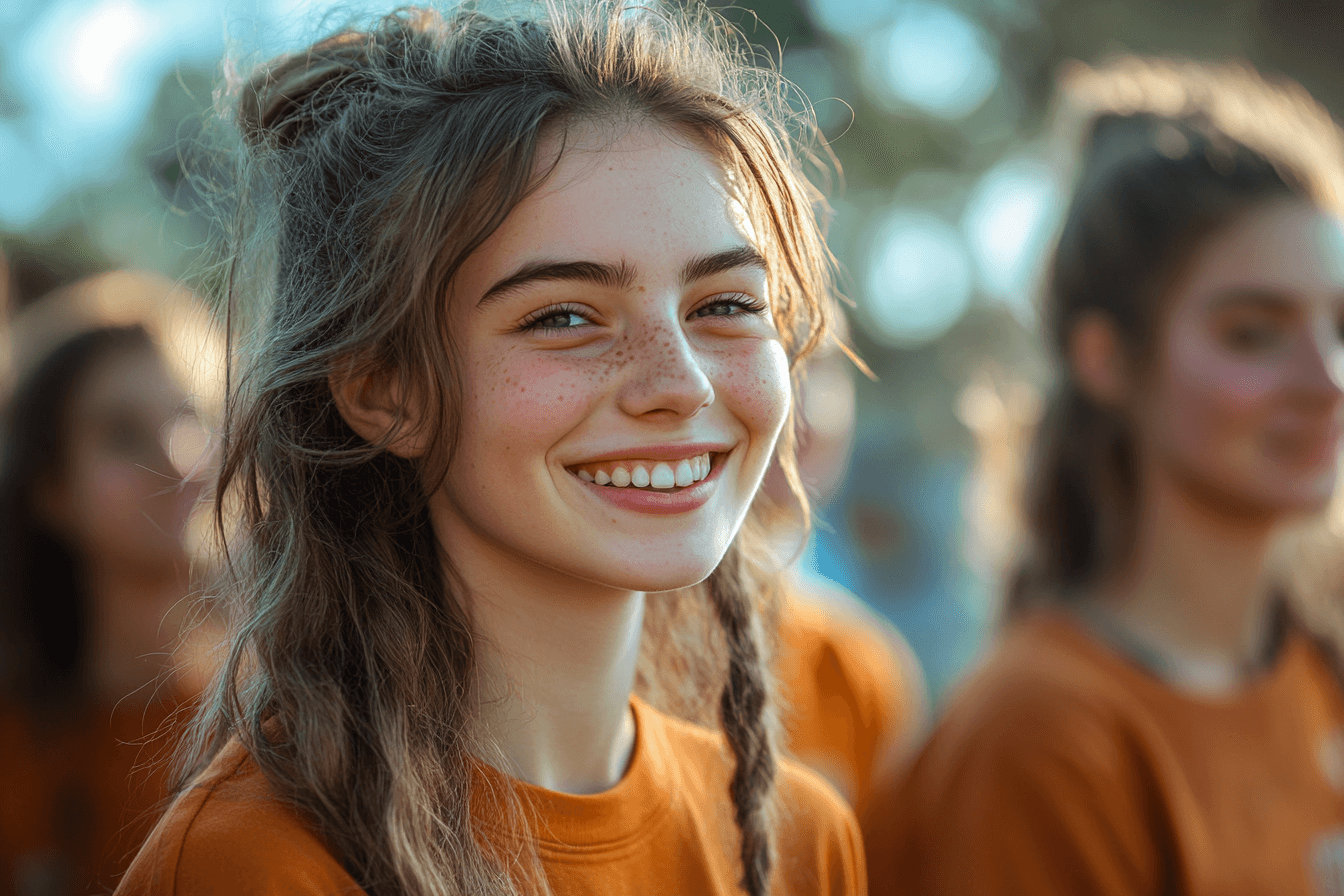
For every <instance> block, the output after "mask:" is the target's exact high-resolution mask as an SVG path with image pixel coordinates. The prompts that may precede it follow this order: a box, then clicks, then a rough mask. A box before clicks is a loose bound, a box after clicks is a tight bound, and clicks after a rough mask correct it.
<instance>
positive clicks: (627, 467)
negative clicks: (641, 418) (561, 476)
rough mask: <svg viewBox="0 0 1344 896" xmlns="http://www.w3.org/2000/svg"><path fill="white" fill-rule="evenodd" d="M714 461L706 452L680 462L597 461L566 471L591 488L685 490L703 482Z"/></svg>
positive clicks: (640, 460)
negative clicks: (598, 486) (596, 486)
mask: <svg viewBox="0 0 1344 896" xmlns="http://www.w3.org/2000/svg"><path fill="white" fill-rule="evenodd" d="M719 456H722V455H719ZM714 458H715V454H714V453H713V452H709V451H706V452H704V453H702V454H696V455H693V456H691V457H685V458H682V459H680V460H647V459H630V460H614V461H600V462H598V463H590V464H580V465H578V466H576V467H571V468H569V470H570V472H571V473H573V474H574V475H575V476H577V477H579V478H580V479H582V480H583V481H584V482H591V483H593V484H594V485H600V486H605V487H609V488H629V487H633V488H646V489H658V490H668V489H678V488H686V487H687V486H691V485H694V484H695V483H697V482H701V481H703V480H704V479H706V478H707V477H708V476H709V475H710V473H712V472H713V470H714Z"/></svg>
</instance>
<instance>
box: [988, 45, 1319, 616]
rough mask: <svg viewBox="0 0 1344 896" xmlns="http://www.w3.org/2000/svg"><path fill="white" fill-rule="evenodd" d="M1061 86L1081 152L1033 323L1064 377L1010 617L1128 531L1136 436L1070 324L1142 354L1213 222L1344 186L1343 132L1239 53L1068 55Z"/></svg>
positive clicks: (1063, 593)
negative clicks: (1100, 331)
mask: <svg viewBox="0 0 1344 896" xmlns="http://www.w3.org/2000/svg"><path fill="white" fill-rule="evenodd" d="M1063 95H1064V109H1065V113H1064V117H1065V118H1066V119H1067V118H1068V117H1073V118H1075V119H1081V120H1082V124H1083V130H1084V139H1083V146H1082V164H1081V166H1080V173H1079V177H1078V183H1077V186H1076V189H1075V193H1074V195H1073V199H1072V203H1071V205H1070V207H1069V210H1068V213H1067V215H1066V218H1065V223H1064V226H1063V230H1062V232H1061V235H1060V237H1059V242H1058V245H1057V248H1056V250H1055V254H1054V258H1053V261H1052V264H1051V266H1050V269H1049V273H1048V285H1047V292H1046V297H1045V303H1044V308H1043V314H1042V318H1043V320H1042V325H1043V329H1044V331H1045V333H1046V337H1047V339H1048V340H1049V346H1050V348H1051V349H1052V350H1053V352H1054V353H1055V356H1056V366H1057V370H1058V383H1057V386H1056V388H1055V390H1054V392H1053V394H1052V395H1051V396H1050V398H1049V400H1048V403H1047V406H1046V408H1045V412H1044V414H1043V416H1042V419H1041V422H1040V424H1039V427H1038V429H1037V432H1036V437H1035V445H1034V450H1033V454H1032V456H1031V459H1030V467H1029V471H1028V476H1027V484H1026V494H1025V496H1024V505H1025V506H1024V515H1025V521H1026V527H1027V536H1028V551H1027V554H1026V556H1025V558H1024V559H1023V561H1022V563H1021V565H1020V566H1019V567H1018V568H1017V570H1016V571H1015V573H1014V575H1013V576H1012V577H1011V579H1010V584H1009V589H1008V601H1007V611H1008V613H1010V614H1011V613H1013V612H1015V611H1019V610H1021V609H1023V608H1024V607H1026V606H1028V605H1030V604H1032V603H1034V602H1040V601H1050V600H1061V599H1067V598H1069V597H1070V596H1073V595H1076V594H1078V593H1079V592H1080V591H1082V590H1085V589H1086V588H1087V587H1089V586H1091V585H1093V584H1095V583H1096V581H1097V580H1098V579H1099V578H1101V577H1103V576H1105V575H1106V574H1107V573H1109V572H1111V571H1113V570H1114V569H1115V568H1116V566H1117V565H1118V564H1120V563H1122V562H1124V560H1125V559H1126V558H1127V556H1128V553H1129V552H1130V551H1131V550H1132V547H1133V543H1134V537H1135V531H1134V529H1135V526H1136V522H1137V517H1138V508H1137V507H1136V505H1135V501H1136V498H1137V495H1138V481H1137V480H1138V466H1137V457H1136V453H1135V452H1136V448H1135V443H1134V437H1133V434H1132V432H1131V430H1130V424H1129V421H1128V420H1127V419H1126V418H1125V416H1124V415H1123V413H1121V412H1120V411H1118V410H1115V409H1111V408H1107V407H1103V406H1101V405H1100V404H1098V403H1097V402H1095V401H1093V400H1091V399H1090V398H1089V397H1088V396H1087V395H1086V394H1085V393H1084V392H1083V390H1082V389H1081V388H1080V387H1079V385H1078V383H1077V382H1075V380H1074V379H1073V377H1072V375H1071V372H1070V370H1069V365H1068V363H1067V361H1066V358H1067V344H1068V341H1069V339H1070V334H1071V332H1072V330H1073V327H1074V325H1075V323H1076V322H1077V321H1078V320H1079V319H1080V317H1082V316H1083V315H1085V314H1101V315H1103V316H1104V317H1105V319H1107V320H1108V321H1109V322H1110V323H1111V324H1112V325H1113V327H1114V330H1115V332H1116V334H1117V335H1118V337H1119V340H1120V342H1121V345H1122V348H1123V351H1124V353H1125V357H1126V360H1127V361H1128V362H1129V363H1130V364H1131V365H1141V364H1143V363H1144V362H1145V361H1147V360H1149V359H1150V358H1151V357H1152V354H1153V351H1154V346H1155V345H1156V343H1157V341H1158V334H1159V331H1160V328H1161V326H1162V325H1163V319H1164V311H1165V308H1166V304H1167V301H1168V298H1169V291H1170V289H1171V287H1172V283H1173V281H1174V279H1175V278H1176V277H1177V276H1178V275H1179V273H1180V271H1181V270H1182V266H1183V265H1184V264H1186V263H1188V261H1189V259H1190V258H1191V256H1192V255H1193V254H1194V252H1195V251H1196V250H1197V249H1198V248H1199V247H1200V246H1201V245H1202V244H1203V243H1204V241H1206V240H1207V239H1209V237H1210V236H1211V235H1213V234H1214V233H1216V232H1217V231H1218V230H1219V229H1220V228H1223V227H1225V226H1227V225H1228V224H1229V223H1231V222H1232V221H1233V220H1234V219H1235V218H1237V217H1238V216H1240V215H1242V214H1245V213H1246V212H1248V211H1250V210H1252V209H1254V208H1256V207H1258V206H1261V205H1263V204H1265V203H1267V202H1270V201H1273V200H1276V199H1284V198H1296V199H1300V200H1303V201H1306V202H1310V203H1313V204H1316V205H1318V206H1321V207H1324V208H1337V207H1338V204H1339V202H1340V200H1341V198H1344V189H1342V186H1344V137H1342V136H1341V133H1340V130H1339V128H1338V127H1337V126H1336V125H1335V123H1334V122H1333V121H1332V119H1331V118H1330V114H1329V113H1328V112H1327V111H1326V110H1325V109H1324V108H1323V107H1321V106H1320V105H1319V104H1318V103H1316V102H1315V101H1314V100H1312V98H1311V97H1310V96H1309V95H1308V94H1307V93H1306V91H1305V90H1303V89H1302V88H1301V87H1300V86H1298V85H1296V84H1293V83H1291V82H1287V81H1279V82H1272V83H1271V82H1270V81H1267V80H1265V79H1264V78H1262V77H1261V76H1259V75H1258V74H1256V73H1255V72H1254V71H1252V70H1251V69H1249V68H1246V67H1244V66H1241V65H1232V64H1228V65H1206V64H1199V63H1194V62H1184V61H1176V60H1163V59H1141V58H1135V57H1126V58H1122V59H1118V60H1115V61H1113V62H1111V63H1110V64H1108V65H1106V66H1103V67H1101V68H1099V69H1090V68H1086V67H1084V66H1078V67H1076V68H1075V69H1074V70H1073V71H1072V72H1071V74H1070V75H1069V76H1068V77H1067V78H1066V79H1065V80H1064V83H1063ZM1076 123H1077V122H1076V121H1075V122H1074V124H1076ZM1139 369H1141V368H1139Z"/></svg>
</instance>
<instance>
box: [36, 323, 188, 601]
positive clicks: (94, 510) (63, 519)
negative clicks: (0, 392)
mask: <svg viewBox="0 0 1344 896" xmlns="http://www.w3.org/2000/svg"><path fill="white" fill-rule="evenodd" d="M203 437H204V433H203V431H202V430H201V429H200V427H199V426H198V425H197V424H196V418H195V416H194V415H193V414H192V413H191V410H190V407H189V405H188V404H187V398H186V395H185V394H184V393H183V391H182V389H181V388H180V387H179V386H178V385H177V383H176V382H175V381H174V380H173V378H172V377H171V376H170V375H169V373H168V371H167V370H166V369H165V368H164V365H163V363H162V361H161V360H160V359H159V357H158V355H157V354H156V353H155V352H154V351H153V350H152V349H149V348H144V349H123V350H119V351H114V352H112V353H110V354H108V355H106V356H105V357H103V358H100V359H98V360H97V361H95V362H94V363H93V365H92V366H91V367H90V368H89V369H88V370H87V371H85V373H84V375H83V376H82V377H81V378H80V380H79V382H78V384H77V386H76V388H75V391H74V394H73V395H72V397H71V400H70V403H69V407H68V408H67V412H66V449H65V457H64V464H63V466H62V469H61V470H60V471H59V473H58V475H57V478H56V481H55V483H54V485H55V488H54V489H53V490H52V491H51V493H50V496H51V500H50V501H49V505H50V512H51V515H52V516H54V518H55V520H54V521H55V523H56V524H57V526H58V528H59V529H60V531H61V532H62V533H63V534H64V535H65V536H66V537H67V538H69V539H70V540H71V541H72V543H73V544H74V545H75V547H76V549H77V550H78V551H79V552H80V553H81V554H82V555H83V556H85V557H86V558H87V559H88V560H89V561H91V562H93V563H95V564H97V565H100V566H102V567H104V568H107V567H111V568H120V569H124V570H125V571H127V572H135V571H140V572H145V573H149V574H160V573H162V572H164V571H167V570H171V569H180V568H182V567H183V565H184V564H185V561H186V555H185V552H184V548H183V536H184V529H185V526H186V523H187V519H188V517H189V515H190V512H191V509H192V506H193V504H194V503H195V500H196V498H197V496H198V494H199V488H198V487H196V486H195V485H194V484H193V483H186V484H184V482H183V475H182V471H180V470H179V469H178V464H185V463H187V462H189V461H190V460H194V459H195V458H196V457H198V456H199V454H200V451H201V448H202V447H203ZM174 454H176V455H178V456H177V458H176V460H177V463H174V457H173V456H172V455H174ZM184 455H191V457H190V458H184Z"/></svg>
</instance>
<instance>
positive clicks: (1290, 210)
mask: <svg viewBox="0 0 1344 896" xmlns="http://www.w3.org/2000/svg"><path fill="white" fill-rule="evenodd" d="M1182 280H1183V283H1182V284H1181V286H1179V287H1178V289H1177V293H1178V295H1185V296H1202V297H1209V298H1213V297H1216V296H1218V295H1219V294H1221V293H1226V292H1228V291H1247V292H1261V293H1266V294H1277V295H1279V296H1280V297H1282V298H1284V299H1294V298H1299V299H1303V300H1306V299H1317V298H1331V299H1337V298H1338V297H1340V296H1341V295H1344V227H1342V225H1341V221H1340V219H1339V218H1338V217H1336V216H1335V215H1332V214H1330V213H1328V212H1326V211H1324V210H1322V209H1320V208H1318V207H1316V206H1314V205H1312V204H1310V203H1307V202H1303V201H1297V200H1293V201H1283V202H1275V203H1271V204H1268V205H1264V206H1261V207H1259V208H1255V209H1252V210H1251V211H1249V212H1247V213H1246V214H1244V215H1242V216H1241V217H1240V218H1238V219H1237V220H1236V221H1234V222H1233V223H1232V224H1230V225H1228V226H1227V227H1226V228H1224V229H1222V230H1220V231H1219V232H1218V233H1216V234H1215V235H1214V236H1213V237H1212V238H1211V239H1209V240H1208V241H1207V242H1206V243H1205V244H1204V245H1203V246H1202V247H1201V248H1200V249H1199V251H1197V252H1196V253H1195V256H1194V258H1193V259H1192V260H1191V264H1190V266H1189V268H1188V269H1187V272H1186V275H1185V277H1184V278H1182Z"/></svg>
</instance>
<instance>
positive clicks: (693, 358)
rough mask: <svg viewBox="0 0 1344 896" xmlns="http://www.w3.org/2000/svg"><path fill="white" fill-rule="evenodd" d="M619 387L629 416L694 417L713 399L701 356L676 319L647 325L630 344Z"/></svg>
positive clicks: (712, 387) (621, 404) (622, 401)
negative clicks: (624, 373)
mask: <svg viewBox="0 0 1344 896" xmlns="http://www.w3.org/2000/svg"><path fill="white" fill-rule="evenodd" d="M624 380H625V381H624V383H623V384H622V388H621V391H620V397H619V401H620V406H621V410H623V411H625V413H627V414H629V415H631V416H632V417H644V416H648V415H662V416H666V417H669V418H684V417H693V416H695V415H696V414H697V413H699V412H700V410H701V409H702V408H706V407H708V406H709V405H711V404H713V403H714V384H713V383H712V382H711V381H710V378H709V376H708V374H707V372H706V367H705V362H704V358H703V357H702V356H701V353H700V352H699V351H698V350H697V349H696V346H695V345H693V344H692V342H691V340H690V339H689V338H687V334H686V333H685V332H684V331H683V330H682V328H681V327H680V326H679V323H678V322H676V321H672V322H668V323H667V324H665V325H660V326H650V327H649V328H648V329H647V330H646V332H645V334H644V336H643V337H642V338H641V339H639V340H636V341H635V343H634V344H633V345H631V347H630V351H629V360H628V361H627V362H626V375H625V377H624Z"/></svg>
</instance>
